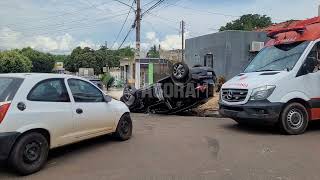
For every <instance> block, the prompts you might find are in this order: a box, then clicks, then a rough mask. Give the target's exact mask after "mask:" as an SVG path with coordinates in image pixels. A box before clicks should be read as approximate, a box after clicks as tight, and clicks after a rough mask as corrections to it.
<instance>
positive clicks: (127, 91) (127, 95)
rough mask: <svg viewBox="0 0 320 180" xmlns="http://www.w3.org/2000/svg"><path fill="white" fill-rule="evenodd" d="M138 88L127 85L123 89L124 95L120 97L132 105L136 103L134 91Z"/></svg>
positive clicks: (128, 104)
mask: <svg viewBox="0 0 320 180" xmlns="http://www.w3.org/2000/svg"><path fill="white" fill-rule="evenodd" d="M135 91H136V89H135V88H134V87H132V86H130V85H127V86H126V87H124V89H123V96H122V97H121V98H120V100H121V101H122V102H124V103H125V104H126V105H127V106H128V107H130V106H132V105H133V104H134V103H135V99H136V98H135V97H134V92H135Z"/></svg>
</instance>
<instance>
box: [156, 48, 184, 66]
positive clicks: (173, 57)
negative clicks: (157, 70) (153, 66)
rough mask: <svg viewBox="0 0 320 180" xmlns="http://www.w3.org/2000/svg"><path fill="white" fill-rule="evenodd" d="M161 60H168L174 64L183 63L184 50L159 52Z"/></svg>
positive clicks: (161, 50)
mask: <svg viewBox="0 0 320 180" xmlns="http://www.w3.org/2000/svg"><path fill="white" fill-rule="evenodd" d="M159 53H160V58H161V59H167V60H169V61H171V62H172V63H177V62H182V50H181V49H175V50H163V49H160V50H159Z"/></svg>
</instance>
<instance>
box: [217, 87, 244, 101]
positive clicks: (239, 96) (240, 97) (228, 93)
mask: <svg viewBox="0 0 320 180" xmlns="http://www.w3.org/2000/svg"><path fill="white" fill-rule="evenodd" d="M221 93H222V94H221V96H222V99H223V100H224V101H227V102H242V101H244V100H245V99H246V97H247V95H248V90H247V89H222V91H221Z"/></svg>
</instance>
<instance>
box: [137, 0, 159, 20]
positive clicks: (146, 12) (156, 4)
mask: <svg viewBox="0 0 320 180" xmlns="http://www.w3.org/2000/svg"><path fill="white" fill-rule="evenodd" d="M163 2H164V0H159V1H158V2H156V3H155V4H154V5H153V6H151V7H150V8H149V9H147V10H146V11H145V12H143V13H142V14H141V17H143V16H144V15H145V14H148V13H149V12H150V11H152V10H153V9H155V8H156V7H158V6H159V5H160V4H161V3H163Z"/></svg>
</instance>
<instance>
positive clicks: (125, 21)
mask: <svg viewBox="0 0 320 180" xmlns="http://www.w3.org/2000/svg"><path fill="white" fill-rule="evenodd" d="M134 1H135V0H133V1H132V5H131V6H133V4H134ZM130 13H131V8H130V9H129V12H128V15H127V17H126V19H125V20H124V22H123V24H122V26H121V29H120V31H119V33H118V35H117V37H116V39H115V40H114V42H113V45H112V47H111V48H113V47H114V45H115V43H116V42H117V41H118V39H119V36H120V34H121V33H122V31H123V28H124V26H125V24H126V23H127V21H128V17H129V15H130Z"/></svg>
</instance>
